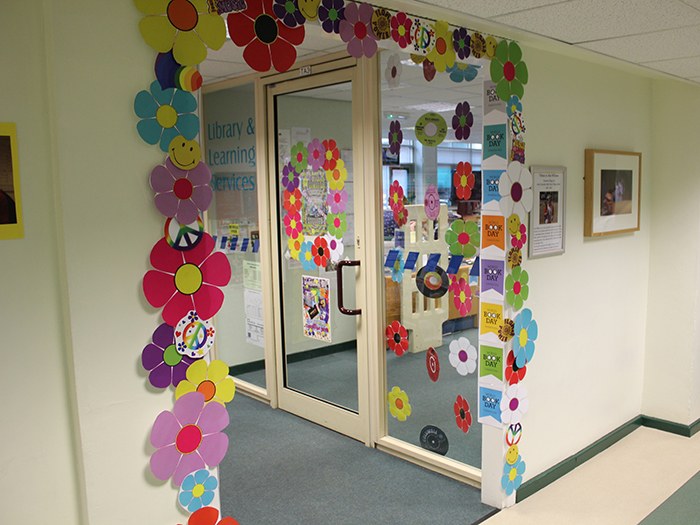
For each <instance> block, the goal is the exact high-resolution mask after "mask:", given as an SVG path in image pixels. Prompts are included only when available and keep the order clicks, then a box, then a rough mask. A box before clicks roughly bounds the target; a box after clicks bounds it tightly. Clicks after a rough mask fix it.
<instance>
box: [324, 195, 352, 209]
mask: <svg viewBox="0 0 700 525" xmlns="http://www.w3.org/2000/svg"><path fill="white" fill-rule="evenodd" d="M347 203H348V192H347V191H345V190H331V191H329V192H328V197H327V198H326V204H327V205H328V206H329V207H330V209H331V213H342V212H344V211H345V206H346V205H347Z"/></svg>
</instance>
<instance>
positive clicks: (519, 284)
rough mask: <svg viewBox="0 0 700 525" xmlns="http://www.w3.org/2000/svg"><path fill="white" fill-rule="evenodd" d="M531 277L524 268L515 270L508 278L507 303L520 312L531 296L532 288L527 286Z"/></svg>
mask: <svg viewBox="0 0 700 525" xmlns="http://www.w3.org/2000/svg"><path fill="white" fill-rule="evenodd" d="M529 278H530V277H529V276H528V274H527V272H526V271H525V270H523V269H522V267H520V266H518V267H517V268H513V271H512V272H511V273H510V274H508V276H506V302H507V303H508V304H509V305H511V306H512V307H513V308H514V309H515V310H520V309H521V308H522V307H523V303H524V302H525V301H527V297H528V295H529V294H530V287H529V286H528V285H527V282H528V280H529Z"/></svg>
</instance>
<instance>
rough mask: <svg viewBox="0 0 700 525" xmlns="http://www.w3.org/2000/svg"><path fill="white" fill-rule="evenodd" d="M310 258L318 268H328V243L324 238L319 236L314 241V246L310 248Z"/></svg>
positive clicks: (329, 254)
mask: <svg viewBox="0 0 700 525" xmlns="http://www.w3.org/2000/svg"><path fill="white" fill-rule="evenodd" d="M311 256H312V257H313V258H314V263H316V266H318V267H319V268H325V267H326V266H328V259H330V256H331V251H330V250H329V249H328V242H327V241H326V239H325V238H324V237H321V236H319V237H316V238H315V239H314V244H313V245H312V246H311Z"/></svg>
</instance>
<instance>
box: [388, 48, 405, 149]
mask: <svg viewBox="0 0 700 525" xmlns="http://www.w3.org/2000/svg"><path fill="white" fill-rule="evenodd" d="M402 69H403V68H402V66H401V58H400V57H399V55H398V53H394V54H393V55H391V56H389V59H388V60H387V61H386V68H385V69H384V78H385V79H386V83H387V84H388V86H389V88H390V89H394V88H396V87H399V83H400V81H401V71H402ZM390 142H391V141H390Z"/></svg>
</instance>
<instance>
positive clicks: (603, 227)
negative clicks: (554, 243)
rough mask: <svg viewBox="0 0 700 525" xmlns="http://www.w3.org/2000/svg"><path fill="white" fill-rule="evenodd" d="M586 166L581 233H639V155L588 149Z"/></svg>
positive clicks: (592, 235)
mask: <svg viewBox="0 0 700 525" xmlns="http://www.w3.org/2000/svg"><path fill="white" fill-rule="evenodd" d="M585 167H586V171H585V176H584V197H585V201H584V213H585V219H584V222H583V234H584V235H585V236H586V237H600V236H604V235H613V234H616V233H627V232H634V231H637V230H639V204H640V189H641V178H642V154H641V153H634V152H631V151H609V150H597V149H587V150H586V163H585Z"/></svg>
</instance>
